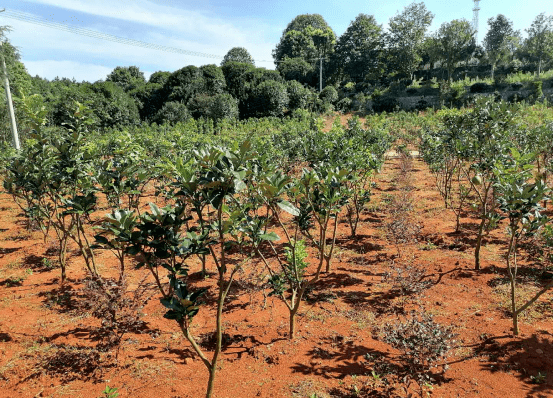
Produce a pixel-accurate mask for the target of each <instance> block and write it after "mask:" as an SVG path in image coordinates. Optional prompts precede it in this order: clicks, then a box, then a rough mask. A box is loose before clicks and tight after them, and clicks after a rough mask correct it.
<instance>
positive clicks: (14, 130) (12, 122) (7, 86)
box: [0, 8, 21, 151]
mask: <svg viewBox="0 0 553 398" xmlns="http://www.w3.org/2000/svg"><path fill="white" fill-rule="evenodd" d="M4 11H6V9H5V8H4V9H2V10H0V12H4ZM0 53H1V56H2V71H3V75H4V76H3V77H4V89H5V90H6V102H7V103H8V114H9V118H10V126H11V129H12V143H13V147H14V148H15V149H17V150H18V151H19V150H20V149H21V147H20V146H19V135H18V134H17V123H16V122H15V113H14V111H13V101H12V92H11V91H10V81H9V80H8V71H7V68H6V60H5V58H4V42H2V44H1V48H0Z"/></svg>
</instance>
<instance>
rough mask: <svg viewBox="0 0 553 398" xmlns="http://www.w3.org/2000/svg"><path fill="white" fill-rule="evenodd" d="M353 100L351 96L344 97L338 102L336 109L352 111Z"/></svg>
mask: <svg viewBox="0 0 553 398" xmlns="http://www.w3.org/2000/svg"><path fill="white" fill-rule="evenodd" d="M352 103H353V101H352V100H351V98H342V99H341V100H340V101H338V103H337V104H336V110H338V111H340V112H349V111H351V105H352Z"/></svg>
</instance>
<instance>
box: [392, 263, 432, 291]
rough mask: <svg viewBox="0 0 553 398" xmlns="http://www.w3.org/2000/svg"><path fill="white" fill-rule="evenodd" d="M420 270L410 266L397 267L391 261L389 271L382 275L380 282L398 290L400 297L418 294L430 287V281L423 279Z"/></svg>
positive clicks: (422, 273)
mask: <svg viewBox="0 0 553 398" xmlns="http://www.w3.org/2000/svg"><path fill="white" fill-rule="evenodd" d="M424 277H425V273H424V270H423V269H421V268H416V267H414V266H412V265H407V266H403V267H402V266H398V265H396V264H395V261H392V265H391V266H390V269H389V270H388V271H387V272H386V273H385V274H384V275H383V277H382V281H383V282H388V283H391V284H392V286H393V289H395V290H399V292H400V294H401V295H402V296H409V295H413V294H418V293H420V292H422V291H423V290H425V289H428V288H429V287H430V286H431V285H432V281H431V280H428V279H424Z"/></svg>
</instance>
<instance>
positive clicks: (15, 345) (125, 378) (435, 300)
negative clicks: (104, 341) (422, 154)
mask: <svg viewBox="0 0 553 398" xmlns="http://www.w3.org/2000/svg"><path fill="white" fill-rule="evenodd" d="M399 163H400V159H389V160H388V161H387V162H386V164H385V167H384V169H383V170H382V173H381V174H380V175H378V176H377V177H376V183H377V185H376V187H375V188H374V191H373V196H372V199H371V202H370V203H369V205H368V206H367V208H366V210H365V211H364V213H363V215H362V223H361V225H360V228H359V230H358V236H357V237H356V238H351V237H350V236H349V228H348V226H347V225H346V224H345V223H341V224H340V226H339V229H338V249H337V252H336V258H335V260H334V264H333V270H332V272H331V273H329V274H325V275H324V276H323V277H322V280H321V281H320V282H319V283H318V284H317V287H316V288H315V289H314V290H313V291H312V292H311V293H310V295H309V297H308V301H307V302H306V303H305V305H304V306H303V310H300V314H299V319H298V337H297V338H296V339H295V340H294V341H289V340H288V339H287V332H288V312H287V310H286V308H285V306H284V304H283V303H282V302H281V301H279V300H278V299H276V298H274V297H268V298H267V297H265V295H266V293H267V292H265V295H264V294H263V292H262V290H261V288H260V287H259V285H258V284H256V283H254V282H252V281H255V280H256V276H257V275H259V274H260V273H262V272H263V268H262V264H261V263H260V262H257V261H255V260H254V261H251V263H249V264H248V265H247V266H246V267H245V269H244V272H243V273H242V274H241V275H240V278H239V280H238V281H237V282H236V284H235V286H234V288H233V290H232V292H231V293H232V294H231V297H230V299H229V302H228V303H227V306H226V310H225V315H224V317H225V318H224V323H225V327H226V330H225V339H224V340H225V341H224V344H225V349H224V351H223V355H222V361H221V363H220V369H219V374H218V376H217V380H216V386H215V396H216V397H218V398H235V397H247V398H249V397H267V398H269V397H306V398H315V397H319V398H323V397H354V396H365V397H385V396H392V397H395V396H399V397H405V396H406V393H405V392H404V390H403V389H402V386H403V383H401V377H402V375H403V373H402V372H403V371H404V370H403V368H402V366H403V362H402V361H401V358H400V356H399V355H400V352H399V351H397V350H395V349H393V348H392V347H391V346H390V345H389V344H386V343H385V342H383V341H382V332H381V330H382V326H383V325H385V324H386V323H388V322H395V321H396V320H398V319H400V318H402V317H404V316H405V315H406V314H409V313H411V311H414V312H416V313H422V312H425V313H428V314H430V315H432V316H433V317H434V320H435V321H436V322H438V323H440V324H442V325H449V326H451V327H452V328H453V332H454V333H455V334H456V337H455V343H454V344H453V347H452V349H451V351H450V355H449V357H448V358H447V359H446V360H445V361H444V363H443V364H441V365H445V364H447V365H448V369H447V371H446V372H445V373H443V374H440V373H441V370H440V369H443V367H440V368H439V369H438V372H437V373H436V377H435V381H434V382H433V383H432V386H431V387H430V386H428V387H427V388H425V391H426V392H425V395H426V394H429V395H430V396H434V397H484V398H486V397H513V398H515V397H536V398H538V397H550V396H553V344H552V342H553V336H552V332H553V318H552V316H551V315H552V313H553V301H552V300H553V294H552V293H548V294H546V295H544V296H542V299H541V300H540V302H539V303H538V305H536V306H534V307H533V309H531V310H530V311H528V313H526V314H525V315H524V316H523V317H522V323H521V335H520V336H519V337H516V338H515V337H512V332H511V326H512V324H511V320H510V318H509V313H508V295H507V291H508V284H507V279H506V275H505V271H504V268H505V266H504V257H503V256H504V253H505V251H506V249H505V248H506V244H507V236H506V235H505V232H504V228H503V227H500V228H498V229H496V230H494V231H492V232H491V233H490V234H489V235H488V236H487V238H486V244H485V247H484V248H483V252H482V258H483V264H482V265H483V269H482V270H481V271H474V270H473V246H472V244H473V242H474V237H475V234H474V228H475V225H476V222H477V221H476V220H475V219H472V218H470V215H467V217H465V218H463V219H462V226H463V231H462V232H461V233H458V234H456V233H454V227H455V217H454V214H453V212H451V211H449V210H445V209H444V208H443V203H442V201H441V198H440V196H439V195H438V193H437V191H436V190H435V188H434V187H433V181H432V176H431V175H430V174H429V172H428V169H427V167H426V165H425V164H424V163H423V162H422V161H421V160H419V159H415V160H414V162H413V168H412V170H411V171H410V173H411V178H410V184H411V185H412V187H411V189H410V190H409V192H410V195H412V200H413V204H414V209H413V211H412V215H413V219H412V222H413V223H414V225H416V227H417V234H416V235H415V237H414V238H413V240H411V241H410V242H407V243H401V244H400V248H399V249H400V253H401V257H398V252H397V250H398V249H397V248H396V246H395V245H394V244H393V242H392V241H391V240H390V238H389V237H388V235H387V233H386V228H385V225H386V222H387V220H388V217H389V215H388V212H387V210H386V209H387V203H389V202H390V200H391V198H392V197H393V196H394V195H398V194H400V193H401V189H402V187H401V186H400V185H399V184H398V175H399V173H400V164H399ZM149 199H150V200H153V198H149ZM103 213H105V211H104V212H100V214H99V215H98V217H100V216H101V214H103ZM74 249H75V248H73V250H72V251H71V255H70V258H69V264H70V265H69V270H68V276H69V283H68V286H67V287H66V288H65V289H63V290H62V289H60V288H59V279H58V278H59V269H56V268H54V269H50V268H49V267H48V265H49V263H55V258H56V256H55V254H54V253H55V248H53V247H51V246H49V245H48V244H44V242H43V241H42V239H41V234H40V232H33V231H31V232H29V231H28V230H27V229H26V221H25V219H24V217H22V216H21V215H20V211H19V209H18V208H17V206H16V205H15V204H14V203H13V201H12V199H11V197H9V196H7V195H4V194H2V195H0V385H1V387H2V388H1V390H0V397H85V398H89V397H93V398H96V397H102V396H103V395H102V391H103V390H104V388H105V387H106V385H109V386H111V387H116V388H118V392H119V394H120V395H119V396H120V397H135V398H140V397H159V398H162V397H171V398H173V397H174V398H176V397H202V395H203V394H204V391H205V385H206V381H207V372H206V370H205V368H204V365H203V364H202V363H201V361H200V360H199V359H198V358H197V357H196V355H195V354H194V353H193V352H192V350H191V348H190V347H189V345H188V343H187V342H186V340H185V339H184V338H183V337H182V335H181V334H180V332H179V330H178V327H177V325H176V324H174V322H172V321H169V320H166V319H164V318H163V314H164V309H163V307H162V306H161V304H160V303H159V297H157V296H154V297H152V299H151V300H150V301H149V302H148V304H147V305H146V307H145V308H144V313H145V314H146V315H145V317H144V320H145V322H146V324H145V326H144V327H143V328H142V329H141V330H139V331H136V332H135V333H129V334H127V335H125V336H124V338H123V342H122V344H121V347H120V348H119V350H118V355H117V359H116V358H115V356H116V352H115V350H111V351H107V352H102V351H100V350H97V349H96V347H97V344H98V339H99V338H100V337H99V336H98V333H97V328H98V326H99V325H100V322H99V320H97V319H95V318H93V317H91V316H90V314H89V313H87V312H86V311H85V310H83V309H82V307H81V306H80V304H79V301H80V300H81V298H80V293H79V292H80V289H81V288H82V278H83V277H84V272H83V266H82V262H81V259H80V257H79V256H78V254H77V253H76V252H75V251H74ZM99 258H100V260H101V263H102V265H103V266H102V267H103V270H104V271H105V272H108V273H109V272H111V270H113V272H115V258H114V257H113V256H112V255H111V254H110V253H109V252H101V253H100V254H99ZM311 261H312V262H313V263H315V262H316V259H315V258H312V259H311ZM521 261H522V262H523V263H524V262H526V263H530V262H531V259H528V258H527V257H525V255H524V254H523V255H522V260H521ZM197 266H198V265H195V267H197ZM393 266H394V267H399V268H406V267H412V268H413V269H416V270H422V275H423V279H422V280H424V281H427V282H428V283H425V284H424V289H423V290H422V291H421V292H420V293H418V294H401V292H400V291H398V287H397V281H396V282H394V281H393V280H391V279H390V278H386V277H385V275H386V273H387V272H389V271H390V269H391V267H393ZM523 268H524V267H523ZM197 270H198V268H195V269H193V271H194V272H195V271H197ZM523 274H524V272H523ZM144 275H146V271H145V270H132V271H131V283H136V282H137V281H138V280H140V279H141V278H142V277H143V276H144ZM526 275H527V276H528V277H526V278H525V279H524V281H523V282H522V283H521V284H520V288H521V289H522V290H524V291H527V292H531V291H532V289H533V288H534V284H535V283H537V282H535V281H534V280H533V279H532V278H531V276H532V274H531V273H530V272H526ZM192 276H193V284H194V286H196V287H198V286H206V287H213V285H214V278H213V277H211V278H210V277H208V278H206V279H203V278H201V277H200V276H199V274H193V275H192ZM211 291H212V292H213V291H215V289H211ZM212 294H213V293H212ZM212 299H213V297H211V296H209V295H208V297H207V300H206V301H207V302H208V303H207V304H206V305H205V306H203V307H202V308H201V309H200V312H199V314H198V315H197V317H196V318H195V319H194V325H195V326H194V334H195V335H196V336H199V339H200V340H201V342H202V346H203V347H204V349H206V350H207V351H208V352H209V347H210V333H212V331H213V330H214V308H213V305H210V303H212ZM413 391H416V390H413Z"/></svg>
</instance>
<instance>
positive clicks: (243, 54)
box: [221, 47, 255, 66]
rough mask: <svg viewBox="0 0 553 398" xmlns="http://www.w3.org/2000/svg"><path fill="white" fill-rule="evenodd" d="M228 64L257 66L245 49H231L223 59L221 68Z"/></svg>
mask: <svg viewBox="0 0 553 398" xmlns="http://www.w3.org/2000/svg"><path fill="white" fill-rule="evenodd" d="M227 62H242V63H244V64H250V65H255V62H254V60H253V58H252V56H251V55H250V53H249V52H248V50H246V49H245V48H244V47H233V48H231V49H230V50H229V51H228V53H226V55H225V57H224V58H223V61H222V62H221V66H225V64H226V63H227Z"/></svg>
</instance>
